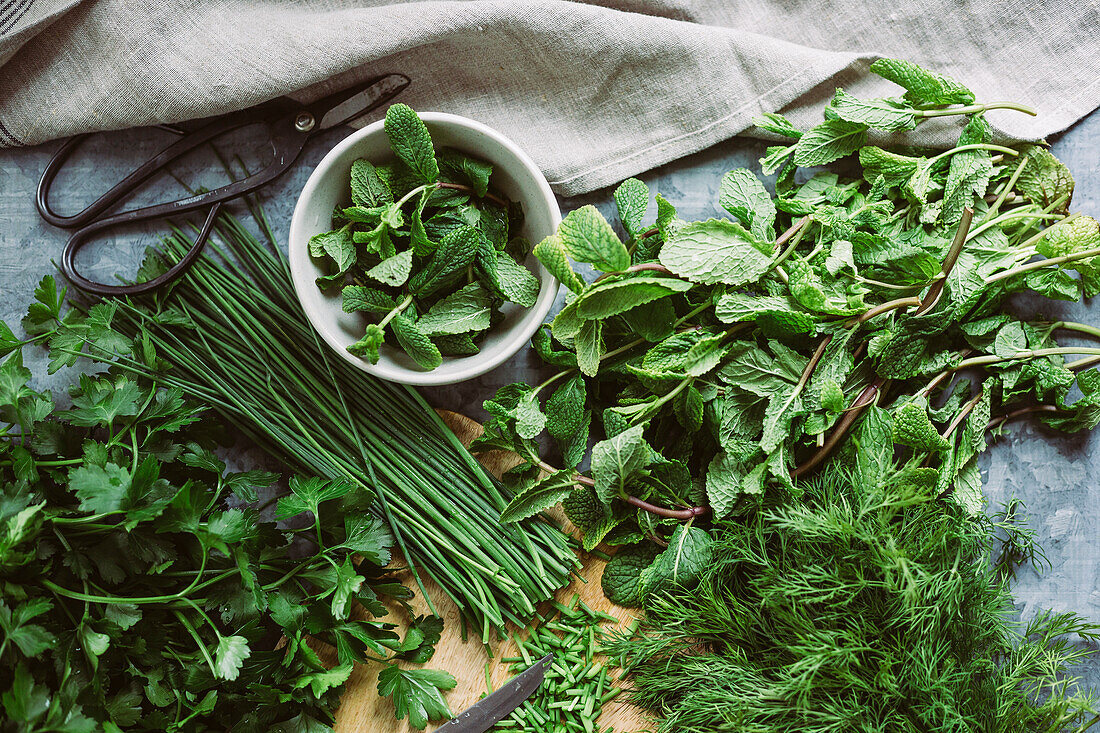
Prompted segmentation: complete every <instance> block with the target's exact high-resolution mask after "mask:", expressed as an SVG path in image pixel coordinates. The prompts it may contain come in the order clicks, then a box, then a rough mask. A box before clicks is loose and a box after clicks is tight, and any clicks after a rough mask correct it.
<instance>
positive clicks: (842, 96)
mask: <svg viewBox="0 0 1100 733" xmlns="http://www.w3.org/2000/svg"><path fill="white" fill-rule="evenodd" d="M829 109H830V110H832V111H833V112H835V113H836V115H837V117H839V118H840V119H842V120H846V121H847V122H855V123H860V124H864V125H867V126H868V127H873V128H875V129H877V130H912V129H913V128H914V127H916V126H917V116H916V114H915V110H914V109H913V108H912V107H910V106H909V105H908V104H907V103H906V102H905V100H902V99H857V98H856V97H853V96H852V95H851V94H848V93H847V92H845V91H844V90H843V89H837V90H836V96H834V97H833V101H832V102H831V103H830V104H829Z"/></svg>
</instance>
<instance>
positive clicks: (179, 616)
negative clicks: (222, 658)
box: [172, 610, 218, 678]
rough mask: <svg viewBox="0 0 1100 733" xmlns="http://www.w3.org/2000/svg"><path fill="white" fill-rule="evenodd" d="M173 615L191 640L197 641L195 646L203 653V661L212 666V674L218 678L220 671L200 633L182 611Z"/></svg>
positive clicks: (174, 612) (173, 612)
mask: <svg viewBox="0 0 1100 733" xmlns="http://www.w3.org/2000/svg"><path fill="white" fill-rule="evenodd" d="M172 614H173V615H175V617H176V618H177V619H179V622H180V623H181V624H182V625H183V628H185V629H187V633H188V634H190V635H191V638H192V639H194V640H195V644H196V645H197V646H198V647H199V651H200V652H201V653H202V656H203V659H205V660H206V663H207V664H208V665H209V666H210V674H212V675H214V677H215V678H216V677H217V676H218V670H217V668H216V667H215V666H214V660H213V659H212V658H211V656H210V650H208V649H207V648H206V644H205V643H203V640H202V637H201V636H199V632H197V631H195V627H194V626H192V625H191V622H190V621H188V620H187V617H186V616H184V615H183V612H182V611H177V610H173V611H172Z"/></svg>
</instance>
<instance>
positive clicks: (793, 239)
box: [771, 217, 809, 270]
mask: <svg viewBox="0 0 1100 733" xmlns="http://www.w3.org/2000/svg"><path fill="white" fill-rule="evenodd" d="M807 218H808V217H802V219H801V220H800V221H805V220H806V219H807ZM808 229H809V227H807V226H801V227H799V228H798V233H797V234H796V235H795V236H794V237H791V243H790V244H789V245H787V248H786V249H785V250H783V252H782V253H781V254H780V255H779V256H778V257H776V258H775V260H774V261H772V266H771V269H773V270H775V269H777V268H778V267H779V266H780V265H782V264H783V263H784V262H786V260H787V258H788V257H790V256H791V255H792V254H794V251H795V249H796V248H797V247H798V243H799V242H801V241H802V237H803V236H804V235H805V234H806V231H807V230H808ZM788 231H789V230H788ZM777 241H778V240H777ZM777 249H778V246H777ZM807 259H808V258H807Z"/></svg>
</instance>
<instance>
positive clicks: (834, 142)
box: [794, 119, 867, 166]
mask: <svg viewBox="0 0 1100 733" xmlns="http://www.w3.org/2000/svg"><path fill="white" fill-rule="evenodd" d="M866 142H867V125H864V124H860V123H857V122H848V121H847V120H839V119H837V120H825V121H824V122H822V123H821V124H819V125H817V126H815V127H812V128H810V130H809V131H808V132H807V133H806V134H804V135H803V136H802V137H801V138H799V140H798V142H797V143H795V146H794V162H795V165H801V166H816V165H826V164H827V163H832V162H833V161H834V160H839V159H840V158H843V157H844V156H845V155H851V154H852V153H854V152H856V151H857V150H859V149H860V148H861V147H863V145H864V144H865V143H866Z"/></svg>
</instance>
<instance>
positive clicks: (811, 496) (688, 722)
mask: <svg viewBox="0 0 1100 733" xmlns="http://www.w3.org/2000/svg"><path fill="white" fill-rule="evenodd" d="M918 476H919V469H917V470H914V467H913V466H910V467H908V468H903V469H901V470H899V471H897V472H895V473H892V474H889V475H887V476H885V477H884V478H882V479H881V480H880V481H878V482H875V483H865V482H863V481H859V480H855V477H854V476H853V475H852V473H850V472H848V471H846V470H844V469H843V468H842V467H838V466H837V465H835V464H834V466H833V467H831V468H829V469H828V470H826V471H824V472H823V473H822V474H821V475H820V476H818V477H816V478H815V479H814V480H812V481H809V482H807V483H806V484H805V487H806V494H805V497H804V500H803V501H802V502H799V503H796V504H787V505H784V506H773V507H771V508H767V509H765V510H764V511H761V512H759V513H756V514H755V515H753V516H751V517H748V518H746V519H744V520H743V521H742V522H737V523H734V522H728V523H724V524H721V525H720V526H719V527H717V531H715V532H714V533H713V535H714V538H715V545H714V555H713V562H712V563H711V564H710V565H709V566H708V568H707V569H706V570H705V571H704V572H703V574H702V576H701V578H700V582H699V585H698V586H697V587H696V588H694V589H693V590H683V589H672V590H669V591H667V592H664V593H660V594H653V595H652V596H650V597H649V598H648V599H646V619H645V622H644V623H643V625H642V627H641V630H640V632H639V633H637V634H633V635H631V634H626V633H620V634H618V635H615V636H613V637H612V638H611V639H610V640H609V642H608V651H609V653H610V654H611V655H612V656H613V657H616V658H617V659H618V661H619V662H620V663H621V664H623V665H624V667H626V668H627V669H628V670H629V673H630V679H631V681H632V697H633V701H634V702H636V703H637V704H639V705H641V706H643V707H645V708H647V709H649V710H651V711H653V712H654V713H655V714H657V715H658V716H659V717H660V718H661V721H660V727H659V730H660V731H662V733H664V732H668V733H671V732H673V731H676V732H683V733H695V732H702V731H707V732H713V731H739V732H745V733H749V732H752V733H755V732H757V731H759V732H761V733H763V732H764V731H768V732H769V733H782V732H784V731H790V732H791V733H794V732H795V731H797V732H798V733H826V732H829V733H832V732H834V731H868V732H870V731H883V732H884V733H885V732H886V731H890V732H891V733H900V732H907V731H913V732H914V733H926V732H928V731H936V732H937V733H939V732H941V731H942V732H948V731H959V732H960V733H961V732H962V731H983V732H987V733H993V732H1001V731H1004V732H1008V731H1029V732H1034V731H1052V732H1053V731H1064V730H1074V731H1083V730H1086V729H1087V728H1090V727H1091V726H1092V725H1094V724H1095V723H1096V722H1098V720H1100V716H1096V714H1095V708H1096V700H1095V699H1094V698H1093V697H1092V695H1091V693H1089V692H1087V691H1083V690H1081V689H1079V687H1078V684H1077V679H1076V678H1075V677H1073V676H1072V674H1071V673H1070V669H1071V667H1072V665H1074V664H1075V663H1076V662H1078V661H1080V660H1081V659H1082V658H1083V657H1085V656H1086V655H1088V654H1090V653H1091V652H1092V651H1093V650H1094V648H1095V646H1094V644H1095V642H1096V640H1097V639H1098V638H1100V627H1098V626H1096V625H1094V624H1091V623H1089V622H1087V621H1086V620H1085V619H1083V618H1081V617H1079V616H1077V615H1075V614H1072V613H1051V612H1044V613H1040V614H1039V615H1037V616H1036V617H1035V618H1034V619H1032V620H1031V621H1030V622H1029V623H1027V624H1026V625H1022V626H1021V624H1019V623H1018V620H1017V617H1016V613H1015V609H1014V608H1013V605H1012V597H1011V595H1010V593H1009V590H1008V587H1007V583H1008V576H1007V574H1006V573H1005V568H1004V565H1003V564H1000V565H995V564H994V563H991V562H990V556H991V553H992V552H993V550H994V549H995V545H1000V544H1001V543H1002V542H1003V541H1004V538H1005V536H1006V535H1007V537H1008V539H1009V540H1010V541H1011V542H1012V543H1014V544H1013V547H1014V548H1015V549H1016V550H1017V551H1019V550H1020V549H1024V550H1025V551H1026V550H1027V549H1028V543H1029V541H1030V537H1029V535H1028V534H1027V532H1026V530H1023V529H1021V526H1020V524H1019V522H1018V521H1016V519H1015V517H1004V516H1002V517H999V518H993V519H990V518H986V517H977V518H975V517H971V516H969V515H968V514H967V513H966V512H965V511H964V510H962V509H960V508H958V507H956V506H955V505H953V504H952V503H950V502H942V501H936V496H935V494H934V492H933V491H931V490H930V489H929V487H928V486H927V485H926V484H925V483H924V482H921V481H920V480H919V479H917V477H918ZM1015 510H1016V508H1015V507H1013V511H1015ZM1025 554H1026V553H1025ZM1032 556H1033V553H1032ZM1090 647H1091V648H1090ZM1090 716H1095V717H1090Z"/></svg>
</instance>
